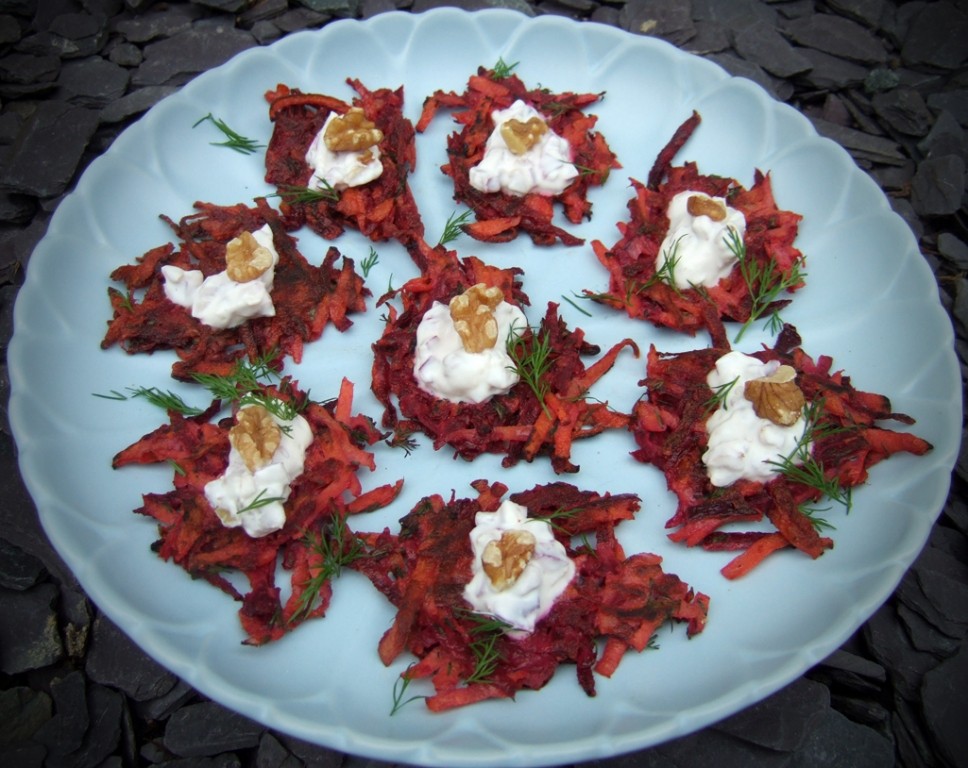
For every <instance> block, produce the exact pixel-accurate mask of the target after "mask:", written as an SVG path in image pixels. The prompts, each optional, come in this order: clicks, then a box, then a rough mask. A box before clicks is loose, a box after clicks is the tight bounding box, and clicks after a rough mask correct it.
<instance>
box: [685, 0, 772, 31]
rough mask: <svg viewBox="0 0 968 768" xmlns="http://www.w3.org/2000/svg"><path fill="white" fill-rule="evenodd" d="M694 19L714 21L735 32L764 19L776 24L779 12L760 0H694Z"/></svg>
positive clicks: (768, 22)
mask: <svg viewBox="0 0 968 768" xmlns="http://www.w3.org/2000/svg"><path fill="white" fill-rule="evenodd" d="M692 18H693V20H694V21H697V22H698V21H712V22H716V23H717V24H720V25H721V26H723V27H726V28H727V29H731V30H733V31H734V32H739V31H740V30H741V29H743V28H744V27H746V26H748V25H749V24H754V23H755V22H757V21H764V22H766V23H767V24H770V25H776V23H777V18H778V16H777V12H776V11H775V10H774V9H773V8H772V7H770V5H768V4H766V3H762V2H759V0H692Z"/></svg>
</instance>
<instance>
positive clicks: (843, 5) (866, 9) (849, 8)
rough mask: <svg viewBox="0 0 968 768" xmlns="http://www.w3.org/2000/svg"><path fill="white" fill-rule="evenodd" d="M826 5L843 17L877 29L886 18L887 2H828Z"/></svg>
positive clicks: (837, 0) (864, 0)
mask: <svg viewBox="0 0 968 768" xmlns="http://www.w3.org/2000/svg"><path fill="white" fill-rule="evenodd" d="M826 5H827V6H828V7H829V8H830V9H831V10H833V11H835V12H837V13H838V14H840V15H841V16H846V17H847V18H848V19H853V20H854V21H859V22H860V23H861V24H863V25H864V26H865V27H871V28H872V29H873V28H877V27H878V26H879V25H880V23H881V19H882V18H884V9H885V6H886V3H885V0H827V3H826Z"/></svg>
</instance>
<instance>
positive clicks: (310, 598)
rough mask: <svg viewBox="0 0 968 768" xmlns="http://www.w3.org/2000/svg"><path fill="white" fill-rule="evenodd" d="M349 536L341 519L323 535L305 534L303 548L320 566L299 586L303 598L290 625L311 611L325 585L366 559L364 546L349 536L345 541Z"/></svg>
mask: <svg viewBox="0 0 968 768" xmlns="http://www.w3.org/2000/svg"><path fill="white" fill-rule="evenodd" d="M348 533H349V531H348V529H347V527H346V520H344V519H343V517H342V516H341V515H336V516H335V517H334V518H333V520H332V522H331V523H330V524H329V525H328V526H327V529H326V530H325V531H321V532H310V533H307V534H306V539H305V541H306V546H308V547H309V548H310V549H311V550H312V551H313V553H315V554H316V555H317V556H318V557H320V558H321V560H322V562H321V563H320V564H319V567H318V569H317V570H316V572H315V573H314V574H313V576H312V577H311V578H310V579H308V580H307V581H306V582H305V583H303V584H302V588H303V591H302V594H300V596H299V602H298V605H297V607H296V610H295V612H294V613H293V614H292V616H291V617H290V618H289V621H295V620H297V619H298V618H300V617H303V616H305V615H307V614H308V613H309V612H310V611H311V610H312V608H313V604H314V603H315V601H316V597H317V596H318V595H319V590H320V589H322V588H323V585H324V584H325V583H326V582H328V581H331V580H333V579H337V578H339V576H340V574H342V572H343V568H345V567H346V566H348V565H350V563H353V562H355V561H357V560H359V559H360V558H362V557H366V555H367V553H366V549H365V548H364V547H363V542H362V541H360V540H359V539H358V538H356V537H355V536H352V534H350V536H349V537H348V536H347V534H348Z"/></svg>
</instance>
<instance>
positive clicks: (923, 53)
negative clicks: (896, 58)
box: [901, 0, 968, 69]
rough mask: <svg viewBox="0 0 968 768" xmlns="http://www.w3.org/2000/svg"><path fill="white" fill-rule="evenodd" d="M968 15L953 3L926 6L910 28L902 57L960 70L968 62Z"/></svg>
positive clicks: (942, 67) (923, 63)
mask: <svg viewBox="0 0 968 768" xmlns="http://www.w3.org/2000/svg"><path fill="white" fill-rule="evenodd" d="M966 39H968V15H966V14H965V11H964V10H963V7H962V8H958V7H957V6H956V5H955V4H954V3H950V2H945V1H944V0H942V2H937V3H928V4H927V5H925V6H924V7H923V8H922V9H921V11H920V13H918V15H917V17H916V18H915V19H914V21H913V23H912V24H911V27H910V29H908V33H907V36H906V37H905V38H904V45H903V47H902V48H901V58H902V59H903V61H904V62H905V63H906V64H908V65H911V66H918V65H928V66H932V67H939V68H941V69H957V68H958V67H960V66H961V65H963V64H964V63H965V62H968V45H965V40H966Z"/></svg>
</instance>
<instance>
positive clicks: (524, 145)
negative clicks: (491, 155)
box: [501, 117, 548, 155]
mask: <svg viewBox="0 0 968 768" xmlns="http://www.w3.org/2000/svg"><path fill="white" fill-rule="evenodd" d="M547 132H548V124H547V123H546V122H545V121H544V120H542V119H541V118H540V117H532V118H529V119H528V121H527V122H522V121H521V120H517V119H516V118H513V117H512V118H511V119H510V120H505V121H504V122H503V123H501V138H502V139H504V143H505V144H507V145H508V149H510V150H511V152H512V153H513V154H515V155H523V154H524V153H525V152H527V151H528V150H529V149H531V147H533V146H534V145H535V144H537V143H538V142H539V141H540V140H541V137H542V136H544V135H545V133H547Z"/></svg>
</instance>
